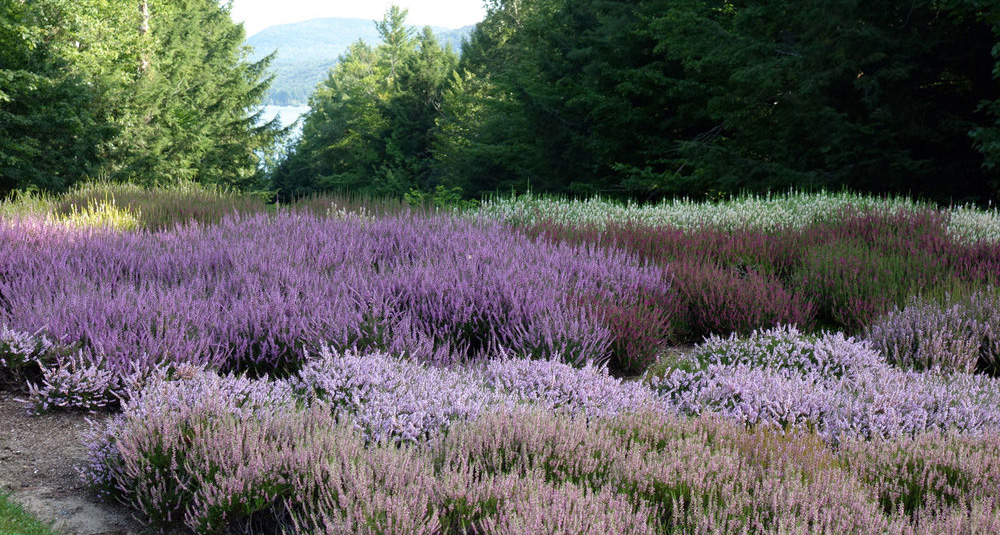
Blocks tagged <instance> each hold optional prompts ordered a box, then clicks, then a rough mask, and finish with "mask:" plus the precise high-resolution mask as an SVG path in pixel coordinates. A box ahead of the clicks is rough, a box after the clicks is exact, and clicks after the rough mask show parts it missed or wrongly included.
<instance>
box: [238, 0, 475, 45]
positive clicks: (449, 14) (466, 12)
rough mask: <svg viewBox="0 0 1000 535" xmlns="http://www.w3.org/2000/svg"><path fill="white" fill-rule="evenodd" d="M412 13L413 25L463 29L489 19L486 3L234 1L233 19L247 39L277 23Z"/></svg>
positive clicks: (432, 0) (443, 0) (439, 0)
mask: <svg viewBox="0 0 1000 535" xmlns="http://www.w3.org/2000/svg"><path fill="white" fill-rule="evenodd" d="M392 4H396V5H398V6H399V7H401V8H404V9H407V10H409V15H408V16H407V17H406V21H407V22H408V23H409V24H412V25H414V26H443V27H445V28H461V27H462V26H468V25H470V24H475V23H477V22H480V21H482V20H483V18H484V17H485V16H486V9H485V8H484V7H483V0H395V1H393V0H385V1H383V0H375V1H371V0H233V12H232V13H233V20H235V21H236V22H242V23H243V24H244V28H246V32H247V37H249V36H251V35H253V34H255V33H257V32H259V31H261V30H263V29H264V28H267V27H268V26H274V25H277V24H289V23H292V22H299V21H303V20H309V19H319V18H327V17H343V18H355V19H370V20H381V19H382V15H384V14H385V12H386V10H387V9H389V6H391V5H392Z"/></svg>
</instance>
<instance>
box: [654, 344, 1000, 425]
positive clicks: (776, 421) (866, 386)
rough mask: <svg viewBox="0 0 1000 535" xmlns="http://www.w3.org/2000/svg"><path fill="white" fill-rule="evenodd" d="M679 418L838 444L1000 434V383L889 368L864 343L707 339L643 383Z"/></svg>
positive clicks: (973, 376) (972, 376)
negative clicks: (707, 418)
mask: <svg viewBox="0 0 1000 535" xmlns="http://www.w3.org/2000/svg"><path fill="white" fill-rule="evenodd" d="M648 379H649V381H650V383H651V384H652V386H653V388H654V389H655V390H657V391H658V392H660V394H661V395H662V396H663V397H664V400H665V401H666V403H667V404H668V405H669V406H670V407H672V408H673V409H674V410H677V411H679V412H681V413H684V414H700V413H704V412H711V413H716V414H722V415H725V416H727V417H728V418H731V419H733V420H736V421H739V422H744V423H746V424H751V425H763V426H765V427H776V428H779V429H786V430H787V429H806V430H811V431H815V432H817V433H818V434H819V435H820V436H823V437H824V438H826V439H827V440H829V441H831V442H832V443H837V442H839V441H840V440H842V439H844V438H845V437H854V436H861V437H869V438H870V437H898V436H904V435H905V436H912V435H915V434H919V433H923V432H925V431H935V430H936V431H951V430H961V431H965V432H969V433H973V434H983V433H987V434H991V435H995V434H996V432H997V431H998V430H1000V380H998V379H993V378H990V377H986V376H983V375H976V374H968V373H959V372H954V373H940V372H934V371H931V372H922V373H920V372H913V371H905V370H900V369H898V368H896V367H893V366H891V365H890V364H889V363H888V362H886V361H885V360H884V358H883V357H882V356H881V355H880V354H878V353H877V352H876V351H874V350H873V349H871V347H870V346H869V345H868V343H867V342H863V341H858V340H855V339H853V338H848V337H845V336H844V335H843V334H841V333H836V334H821V335H804V334H802V333H800V332H799V331H798V330H797V329H796V328H794V327H787V326H786V327H779V328H775V329H769V330H765V331H757V332H754V333H752V334H751V335H749V336H747V337H739V336H737V335H731V336H730V337H728V338H722V337H718V336H714V337H711V338H709V339H708V340H706V342H705V343H704V344H702V345H700V346H698V347H696V348H695V350H694V351H693V352H692V353H691V354H690V355H689V356H687V357H685V358H682V359H677V360H676V362H674V363H671V365H670V366H667V367H666V369H665V370H664V371H663V375H662V376H651V377H649V378H648Z"/></svg>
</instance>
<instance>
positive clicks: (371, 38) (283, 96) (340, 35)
mask: <svg viewBox="0 0 1000 535" xmlns="http://www.w3.org/2000/svg"><path fill="white" fill-rule="evenodd" d="M416 29H417V30H419V28H416ZM431 29H432V30H434V34H435V35H437V37H438V39H439V40H440V41H441V43H442V44H444V43H447V44H450V45H451V46H452V48H453V49H455V50H456V51H460V50H461V46H462V40H463V39H465V38H466V37H467V36H468V35H469V34H470V33H471V32H472V29H473V26H465V27H464V28H459V29H450V28H440V27H435V26H432V27H431ZM358 40H362V41H364V42H366V43H369V44H372V45H374V44H377V43H379V42H380V40H379V36H378V30H376V29H375V22H374V21H372V20H368V19H343V18H332V19H312V20H307V21H303V22H296V23H294V24H281V25H278V26H271V27H268V28H265V29H263V30H261V31H259V32H257V33H255V34H254V35H252V36H250V38H249V39H247V44H248V45H250V46H251V47H253V54H252V55H251V59H253V60H257V59H260V58H262V57H264V56H266V55H268V54H270V53H271V52H274V51H277V52H278V53H277V56H276V57H275V59H274V62H272V63H271V70H272V71H273V72H274V74H275V79H274V82H273V83H272V84H271V90H270V91H269V92H268V95H267V97H266V99H265V104H271V105H275V106H292V105H300V104H305V103H306V102H307V101H308V99H309V95H311V94H312V92H313V90H314V89H315V88H316V85H317V84H318V83H320V82H321V81H323V79H324V78H326V74H327V72H328V71H329V70H330V68H331V67H333V66H334V65H336V63H337V58H338V57H340V55H341V54H343V53H344V52H346V51H347V47H348V46H350V45H351V44H352V43H355V42H357V41H358Z"/></svg>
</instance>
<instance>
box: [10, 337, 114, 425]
mask: <svg viewBox="0 0 1000 535" xmlns="http://www.w3.org/2000/svg"><path fill="white" fill-rule="evenodd" d="M41 372H42V378H41V382H40V383H38V384H36V383H28V393H29V399H30V401H31V403H32V407H31V410H32V411H33V412H36V413H41V412H46V411H51V410H56V409H68V408H74V409H83V410H87V411H94V410H96V409H101V408H105V407H108V406H109V405H115V404H117V402H118V395H119V393H120V392H121V391H122V386H123V384H124V381H125V377H123V376H122V375H121V374H119V373H116V372H115V371H113V370H111V369H109V368H108V367H107V366H106V364H105V362H104V360H103V359H102V358H100V357H96V358H95V357H93V356H91V355H89V354H88V353H87V352H86V351H78V352H76V353H72V354H70V355H67V356H58V357H56V359H55V362H54V363H53V364H48V365H44V366H42V368H41Z"/></svg>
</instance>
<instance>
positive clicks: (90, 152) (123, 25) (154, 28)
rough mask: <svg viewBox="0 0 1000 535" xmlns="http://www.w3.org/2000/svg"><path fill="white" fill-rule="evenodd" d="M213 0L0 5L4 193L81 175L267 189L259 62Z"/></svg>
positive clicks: (11, 1)
mask: <svg viewBox="0 0 1000 535" xmlns="http://www.w3.org/2000/svg"><path fill="white" fill-rule="evenodd" d="M243 41H244V33H243V28H242V26H240V25H236V24H234V23H233V21H232V19H231V17H230V16H229V6H228V3H226V2H223V3H222V4H220V3H219V2H218V1H217V0H169V1H168V0H146V1H130V2H124V1H120V0H30V1H25V0H0V195H2V194H5V193H7V192H9V191H11V190H15V189H31V188H36V189H42V190H49V191H60V190H63V189H65V188H67V187H69V186H70V185H72V184H73V183H75V182H78V181H80V180H83V179H86V178H97V177H102V178H108V179H111V180H120V181H134V182H141V183H147V184H170V183H174V182H179V181H197V182H201V183H204V184H223V185H229V186H233V187H238V188H244V189H247V188H251V189H252V188H258V187H263V186H265V177H264V175H263V173H262V171H261V166H260V165H259V160H260V157H261V156H262V155H263V153H265V152H266V151H269V150H271V148H272V147H273V146H274V142H275V139H276V137H277V136H278V135H279V134H280V133H281V132H280V131H279V130H278V129H277V127H276V126H275V125H274V124H258V121H257V117H256V116H255V114H254V112H255V110H256V109H257V107H258V106H259V104H260V102H261V99H262V96H263V94H264V92H265V91H266V89H267V83H268V80H269V78H268V77H267V73H266V69H267V65H268V60H267V59H264V60H262V61H258V62H253V63H251V62H248V61H246V55H247V51H246V50H245V49H244V45H243Z"/></svg>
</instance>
